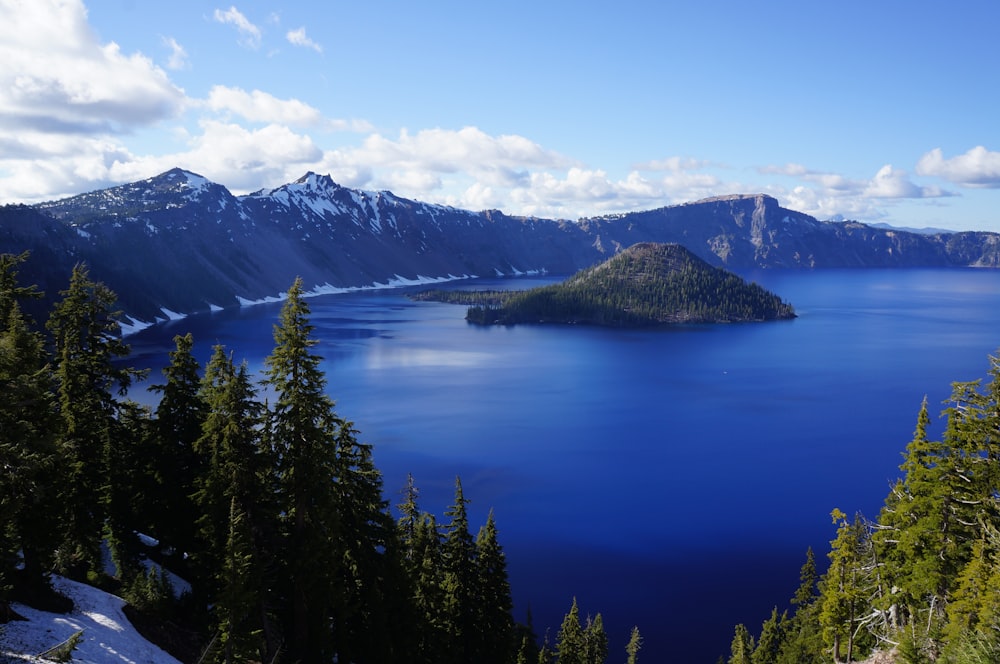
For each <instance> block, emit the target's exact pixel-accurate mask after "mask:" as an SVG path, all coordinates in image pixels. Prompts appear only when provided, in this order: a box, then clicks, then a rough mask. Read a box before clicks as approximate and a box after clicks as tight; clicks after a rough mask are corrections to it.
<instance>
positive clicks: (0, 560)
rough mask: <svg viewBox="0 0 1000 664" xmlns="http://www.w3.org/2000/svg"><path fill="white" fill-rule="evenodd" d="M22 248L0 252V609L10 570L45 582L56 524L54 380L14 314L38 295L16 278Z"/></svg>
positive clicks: (40, 349) (27, 324)
mask: <svg viewBox="0 0 1000 664" xmlns="http://www.w3.org/2000/svg"><path fill="white" fill-rule="evenodd" d="M26 259H27V254H21V255H20V256H11V255H9V254H0V609H2V604H3V602H4V601H5V600H6V598H7V596H8V593H9V591H10V590H11V587H12V584H13V577H14V573H15V569H16V567H17V566H18V565H21V566H22V569H23V572H22V574H21V576H22V577H30V579H27V582H28V583H29V584H31V585H35V584H39V583H44V581H45V578H44V577H45V575H46V574H47V572H48V569H49V568H50V566H51V552H52V550H53V549H54V548H55V542H56V540H57V538H58V531H59V526H58V523H57V520H56V513H57V510H58V508H59V505H58V502H57V494H58V492H59V478H58V472H57V468H58V463H59V459H58V456H57V454H56V447H55V441H56V435H57V429H58V420H57V419H56V409H55V397H54V392H55V389H56V383H55V378H54V376H53V373H52V370H51V367H50V365H49V357H48V354H47V353H46V352H45V347H44V339H43V337H42V335H41V334H40V333H39V332H37V331H35V330H33V329H32V327H31V321H30V320H29V319H28V317H27V316H25V315H24V314H22V313H21V305H20V303H21V300H23V299H24V298H26V297H28V298H32V297H36V296H37V295H38V293H37V291H36V290H35V289H34V288H32V287H28V288H23V287H21V286H19V285H18V283H17V270H16V268H17V266H18V265H19V264H20V263H22V262H23V261H24V260H26Z"/></svg>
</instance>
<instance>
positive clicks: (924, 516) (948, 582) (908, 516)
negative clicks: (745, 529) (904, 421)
mask: <svg viewBox="0 0 1000 664" xmlns="http://www.w3.org/2000/svg"><path fill="white" fill-rule="evenodd" d="M989 362H990V366H989V371H988V375H989V380H988V381H987V382H986V383H985V384H983V383H982V381H968V382H956V383H953V384H952V394H951V397H950V399H949V400H948V401H947V402H946V403H947V404H948V407H947V408H946V409H945V411H944V416H945V418H946V420H947V421H946V426H945V430H944V435H943V437H942V438H941V440H931V439H930V437H929V435H928V429H929V426H930V417H929V415H928V412H927V410H928V409H927V402H926V400H925V401H924V402H923V403H922V404H921V407H920V410H919V413H918V416H917V425H916V428H915V431H914V434H913V438H912V439H911V441H910V443H909V444H908V445H907V447H906V451H905V453H904V455H903V463H902V465H901V466H900V470H901V471H902V472H903V476H902V477H901V478H900V479H899V480H898V481H896V482H895V483H894V484H893V485H892V487H891V489H890V491H889V494H888V496H887V497H886V500H885V504H884V506H883V508H882V511H881V513H880V515H879V519H878V521H877V522H875V523H867V522H866V521H865V520H864V519H863V518H862V517H861V516H860V515H857V516H855V518H854V519H853V520H850V521H849V520H848V519H847V517H846V515H844V514H843V513H842V512H840V511H839V510H835V511H834V513H833V516H834V521H835V522H836V523H838V529H837V537H836V538H835V539H834V540H833V541H832V542H831V551H830V553H829V558H830V567H829V569H828V571H827V572H826V574H825V575H824V577H823V579H822V580H821V582H820V583H819V587H820V589H821V594H820V596H819V598H818V599H817V598H816V597H815V596H814V594H813V589H814V588H815V585H816V584H815V574H816V570H815V564H814V562H813V561H812V560H811V556H810V560H807V565H806V566H804V567H803V571H802V579H803V585H802V586H801V587H800V588H799V590H798V591H797V592H796V594H795V597H794V598H793V600H792V604H793V605H795V606H796V612H795V614H794V615H793V616H792V618H791V619H789V620H788V622H787V624H786V625H785V627H784V628H783V630H782V631H783V635H782V637H781V639H780V641H781V646H780V648H779V650H778V657H777V659H776V660H773V661H776V662H779V663H780V664H792V663H793V662H796V663H801V662H820V661H824V659H825V660H828V659H829V656H830V655H832V657H833V659H834V661H841V660H842V658H845V657H846V659H847V660H848V661H850V660H852V659H854V658H855V657H856V653H859V652H867V651H869V650H870V649H872V648H873V647H875V646H876V645H878V646H879V647H880V648H882V649H885V650H889V649H893V648H894V649H895V650H896V652H897V656H898V657H899V658H900V661H906V662H913V663H920V664H923V663H924V662H945V663H949V664H950V663H953V662H959V663H965V662H980V661H983V662H985V661H991V662H992V661H997V653H998V650H1000V648H998V647H997V643H998V642H1000V637H998V635H1000V494H998V489H997V487H1000V358H998V357H996V356H992V355H991V356H990V357H989ZM773 618H774V615H773V614H772V620H773ZM770 622H771V621H768V622H766V623H765V624H764V628H763V630H762V633H761V641H762V644H763V642H764V641H765V640H767V641H769V642H770V640H771V636H770V634H771V632H772V629H771V627H770V626H769V623H770ZM820 627H821V628H822V633H823V641H824V642H825V649H826V653H827V654H826V656H825V658H824V656H823V650H824V647H823V646H820V645H818V643H817V640H816V637H817V632H818V629H819V628H820ZM765 637H766V638H765ZM768 650H770V648H769V649H768ZM762 661H763V660H762ZM767 661H772V660H767Z"/></svg>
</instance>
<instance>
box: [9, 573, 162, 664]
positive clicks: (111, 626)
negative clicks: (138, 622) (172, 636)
mask: <svg viewBox="0 0 1000 664" xmlns="http://www.w3.org/2000/svg"><path fill="white" fill-rule="evenodd" d="M52 585H53V586H55V589H56V590H57V591H59V592H60V593H62V594H63V595H66V596H67V597H69V598H70V599H72V600H73V604H74V608H73V612H72V613H68V614H59V613H46V612H45V611H38V610H36V609H32V608H31V607H28V606H25V605H23V604H14V607H13V608H14V610H15V611H17V613H19V614H20V615H22V616H24V617H25V618H27V619H28V620H27V621H21V620H15V621H11V622H9V623H7V624H6V625H0V660H2V659H3V658H4V657H7V658H10V660H11V661H25V662H47V661H48V660H43V659H39V658H38V657H36V655H38V654H39V653H42V652H44V651H46V650H48V649H49V648H52V647H53V646H56V645H58V644H60V643H62V642H63V641H66V640H67V639H68V638H70V636H72V635H73V634H74V633H75V632H79V631H81V630H83V640H82V641H81V642H80V643H79V645H77V647H76V650H75V651H74V652H73V660H72V661H73V662H80V663H85V664H104V663H110V662H115V663H117V664H179V662H178V660H176V659H174V658H173V657H171V656H170V655H168V654H167V653H166V652H164V651H163V650H161V649H160V648H158V647H157V646H154V645H153V644H152V643H150V642H149V641H147V640H146V639H144V638H142V637H141V636H139V634H138V632H136V631H135V629H134V628H133V627H132V624H131V623H130V622H129V621H128V618H126V617H125V614H124V613H123V612H122V607H123V606H124V605H125V601H124V600H123V599H121V598H120V597H115V596H114V595H110V594H108V593H106V592H104V591H103V590H98V589H97V588H93V587H91V586H88V585H85V584H82V583H77V582H76V581H70V580H69V579H64V578H62V577H54V578H53V580H52Z"/></svg>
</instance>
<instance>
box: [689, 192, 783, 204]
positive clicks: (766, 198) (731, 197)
mask: <svg viewBox="0 0 1000 664" xmlns="http://www.w3.org/2000/svg"><path fill="white" fill-rule="evenodd" d="M747 200H753V201H758V200H759V201H761V202H764V203H769V204H773V205H777V204H778V199H777V198H775V197H774V196H770V195H768V194H724V195H722V196H711V197H709V198H702V199H701V200H697V201H692V202H690V203H685V205H701V204H702V203H725V202H727V201H747Z"/></svg>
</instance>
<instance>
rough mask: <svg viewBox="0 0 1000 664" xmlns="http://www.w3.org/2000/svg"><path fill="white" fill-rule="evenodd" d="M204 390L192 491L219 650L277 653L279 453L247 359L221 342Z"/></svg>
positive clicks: (229, 654)
mask: <svg viewBox="0 0 1000 664" xmlns="http://www.w3.org/2000/svg"><path fill="white" fill-rule="evenodd" d="M201 397H202V398H203V399H204V401H205V403H206V404H207V406H208V416H207V417H206V418H205V421H204V423H203V425H202V435H201V437H200V438H199V439H198V440H197V441H196V443H195V450H196V451H197V452H198V454H200V455H201V456H202V457H203V459H204V462H203V466H204V471H203V472H202V474H201V475H200V476H199V477H198V478H197V480H196V483H195V486H196V491H195V494H194V496H193V498H194V501H195V503H196V504H197V506H198V509H199V512H200V513H201V517H200V518H199V519H198V528H199V533H200V538H201V541H202V542H203V544H202V545H201V546H200V547H199V550H200V552H199V554H198V555H197V558H196V561H197V563H198V570H199V571H200V575H201V577H202V579H203V580H204V583H205V585H206V586H207V591H208V593H209V598H210V599H209V603H211V604H212V605H213V606H214V607H215V620H216V625H217V628H218V631H219V638H220V641H221V642H222V644H223V645H225V647H223V648H221V649H220V651H219V656H220V657H222V658H223V659H224V661H227V662H231V661H237V660H238V659H239V658H240V657H241V656H242V655H241V653H243V654H246V653H248V652H254V653H256V654H257V655H258V656H260V657H265V656H268V655H273V653H274V652H276V650H277V648H278V645H279V644H278V636H277V630H276V628H275V626H274V625H273V624H272V618H271V613H272V604H273V601H274V599H273V597H272V596H271V595H270V593H269V592H268V591H267V589H268V588H269V587H272V586H273V585H274V581H275V579H274V578H272V573H271V567H272V561H273V560H274V556H275V551H274V550H275V548H276V546H277V545H276V542H275V539H276V534H275V530H276V528H275V525H274V523H275V522H276V520H277V507H276V504H275V502H274V499H273V485H274V480H273V478H272V475H271V473H272V472H273V470H272V469H273V466H274V459H273V457H272V456H271V454H270V450H269V449H268V448H267V447H266V446H265V445H264V444H263V440H262V435H263V434H262V429H261V421H262V405H261V404H260V403H259V402H258V401H257V400H256V392H255V390H254V388H253V385H252V384H251V381H250V378H249V373H248V370H247V367H246V363H243V364H242V365H240V367H238V368H237V367H236V366H234V364H233V361H232V358H231V357H229V356H227V355H226V352H225V349H224V348H223V347H222V346H216V347H215V349H214V352H213V355H212V359H211V360H210V361H209V363H208V365H207V366H206V369H205V376H204V378H203V379H202V387H201Z"/></svg>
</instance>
